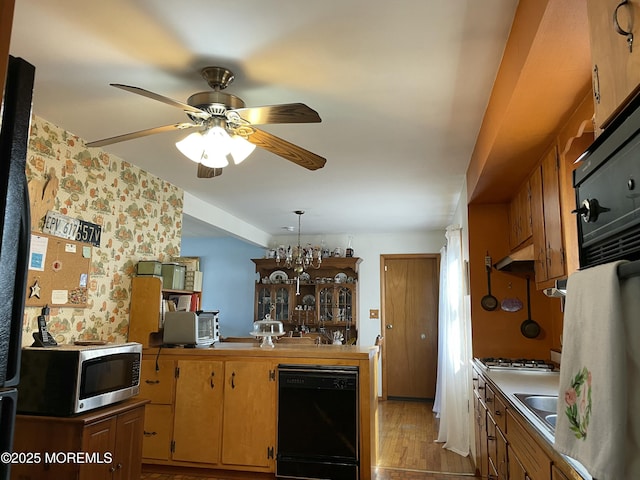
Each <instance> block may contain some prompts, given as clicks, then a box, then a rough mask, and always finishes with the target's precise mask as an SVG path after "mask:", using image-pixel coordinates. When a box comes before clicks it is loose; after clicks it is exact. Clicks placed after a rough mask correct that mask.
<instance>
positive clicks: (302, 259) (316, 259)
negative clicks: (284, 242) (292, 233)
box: [276, 210, 322, 277]
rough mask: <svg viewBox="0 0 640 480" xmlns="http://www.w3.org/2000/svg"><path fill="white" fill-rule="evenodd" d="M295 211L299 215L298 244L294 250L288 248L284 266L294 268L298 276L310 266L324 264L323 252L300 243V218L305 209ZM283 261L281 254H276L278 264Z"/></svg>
mask: <svg viewBox="0 0 640 480" xmlns="http://www.w3.org/2000/svg"><path fill="white" fill-rule="evenodd" d="M294 213H295V214H296V215H298V245H297V246H296V247H294V248H293V251H292V250H291V247H289V249H288V250H287V254H286V257H285V259H284V267H285V268H290V269H293V271H294V273H295V274H296V277H299V276H300V274H301V273H302V272H304V271H305V270H306V269H307V268H309V267H312V268H315V269H318V268H320V265H321V264H322V252H320V251H315V250H314V249H313V248H308V249H303V248H302V246H301V245H300V220H301V218H302V215H304V210H296V211H295V212H294ZM282 261H283V259H282V258H280V254H279V253H278V254H276V264H277V265H280V262H282Z"/></svg>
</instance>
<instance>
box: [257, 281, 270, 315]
mask: <svg viewBox="0 0 640 480" xmlns="http://www.w3.org/2000/svg"><path fill="white" fill-rule="evenodd" d="M257 303H258V308H257V311H256V317H257V318H256V321H258V320H264V317H265V316H266V315H267V313H269V312H270V311H271V288H269V287H260V289H259V290H258V298H257Z"/></svg>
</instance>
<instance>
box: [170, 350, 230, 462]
mask: <svg viewBox="0 0 640 480" xmlns="http://www.w3.org/2000/svg"><path fill="white" fill-rule="evenodd" d="M223 390H224V363H223V362H221V361H204V360H179V361H178V370H177V381H176V401H175V417H174V422H173V443H172V459H173V460H179V461H185V462H199V463H207V464H212V465H215V464H217V463H219V459H220V428H221V425H222V414H223Z"/></svg>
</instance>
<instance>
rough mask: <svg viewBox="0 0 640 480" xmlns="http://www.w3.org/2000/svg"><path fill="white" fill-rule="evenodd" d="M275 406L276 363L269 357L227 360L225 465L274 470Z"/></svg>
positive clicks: (224, 425) (223, 431) (223, 437)
mask: <svg viewBox="0 0 640 480" xmlns="http://www.w3.org/2000/svg"><path fill="white" fill-rule="evenodd" d="M256 399H260V400H259V401H256ZM275 406H276V366H275V364H273V363H272V362H270V361H266V360H262V361H253V360H231V361H227V362H225V385H224V421H223V426H222V463H223V464H225V465H234V466H239V467H246V466H250V467H263V468H266V469H268V470H269V471H273V470H274V469H275V445H276V431H275V425H276V408H275Z"/></svg>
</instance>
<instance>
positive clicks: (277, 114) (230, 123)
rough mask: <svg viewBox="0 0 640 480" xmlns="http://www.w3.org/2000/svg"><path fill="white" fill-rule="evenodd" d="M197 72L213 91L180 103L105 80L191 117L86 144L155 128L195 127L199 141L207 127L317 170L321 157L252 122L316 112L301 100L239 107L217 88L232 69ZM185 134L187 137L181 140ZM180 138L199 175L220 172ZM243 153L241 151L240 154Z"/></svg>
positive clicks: (310, 119)
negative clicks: (196, 164) (184, 121)
mask: <svg viewBox="0 0 640 480" xmlns="http://www.w3.org/2000/svg"><path fill="white" fill-rule="evenodd" d="M202 77H203V78H204V79H205V80H206V81H207V83H208V84H209V86H210V87H211V88H212V89H213V91H210V92H200V93H195V94H193V95H191V96H190V97H189V98H188V99H187V103H182V102H179V101H177V100H173V99H171V98H168V97H165V96H163V95H159V94H157V93H153V92H150V91H148V90H144V89H142V88H139V87H131V86H128V85H121V84H116V83H112V84H111V86H113V87H117V88H120V89H122V90H126V91H127V92H131V93H135V94H138V95H142V96H143V97H147V98H151V99H152V100H157V101H159V102H162V103H165V104H167V105H170V106H172V107H176V108H179V109H181V110H183V111H184V112H185V113H186V114H187V116H188V117H189V119H190V120H191V123H174V124H171V125H164V126H161V127H154V128H148V129H146V130H140V131H137V132H132V133H127V134H124V135H118V136H115V137H110V138H105V139H103V140H96V141H94V142H89V143H87V146H88V147H102V146H104V145H110V144H113V143H118V142H123V141H125V140H133V139H135V138H140V137H145V136H148V135H154V134H156V133H164V132H171V131H175V130H188V129H197V130H196V132H195V133H196V136H197V137H198V139H199V140H198V141H200V142H201V141H203V140H202V138H204V137H206V136H207V135H208V134H210V133H211V132H218V133H219V134H221V135H222V136H223V137H226V138H229V137H230V138H231V139H233V140H238V139H240V141H241V142H242V139H244V140H246V141H247V142H249V143H250V144H252V145H249V147H250V149H253V148H255V147H254V146H258V147H261V148H264V149H265V150H268V151H270V152H271V153H274V154H276V155H279V156H280V157H283V158H285V159H287V160H289V161H291V162H293V163H295V164H296V165H300V166H301V167H304V168H307V169H309V170H317V169H319V168H322V167H324V164H325V163H326V159H325V158H323V157H321V156H319V155H316V154H315V153H312V152H310V151H308V150H305V149H304V148H302V147H299V146H297V145H294V144H292V143H290V142H287V141H286V140H283V139H282V138H279V137H276V136H275V135H273V134H271V133H268V132H265V131H263V130H260V129H258V128H256V127H255V125H266V124H273V123H317V122H321V121H322V120H321V119H320V116H319V115H318V112H316V111H315V110H313V109H312V108H309V107H308V106H307V105H305V104H303V103H288V104H281V105H268V106H261V107H245V103H244V102H243V101H242V99H240V98H238V97H236V96H235V95H231V94H229V93H224V92H222V91H221V90H224V89H225V88H227V87H228V86H229V84H231V82H233V80H234V75H233V73H232V72H231V71H230V70H228V69H226V68H224V67H205V68H204V69H203V70H202ZM192 135H193V134H192ZM190 136H191V135H190ZM188 139H189V137H187V138H186V139H185V140H183V141H186V140H188ZM225 141H226V140H225ZM180 143H181V142H178V143H176V146H177V147H178V149H180V150H181V151H182V152H183V153H184V154H185V155H186V156H187V157H189V158H191V159H192V160H194V161H196V162H198V177H199V178H212V177H217V176H219V175H221V174H222V168H221V165H220V164H219V163H218V164H216V163H215V162H211V161H208V160H209V158H208V154H207V152H206V150H202V149H200V150H197V153H196V154H195V157H194V156H193V155H190V154H187V153H185V151H184V150H183V149H182V148H181V146H180V145H179V144H180ZM245 143H246V142H245ZM227 153H228V152H227ZM226 155H227V154H226V153H225V154H224V156H223V157H224V158H223V160H222V161H223V162H225V163H224V165H226V164H227V163H228V162H227V160H226ZM247 155H248V154H247ZM232 156H233V153H232ZM245 157H246V155H245ZM245 157H242V159H244V158H245ZM233 158H234V161H235V162H236V163H239V162H240V161H242V160H238V159H236V157H235V156H233Z"/></svg>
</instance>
